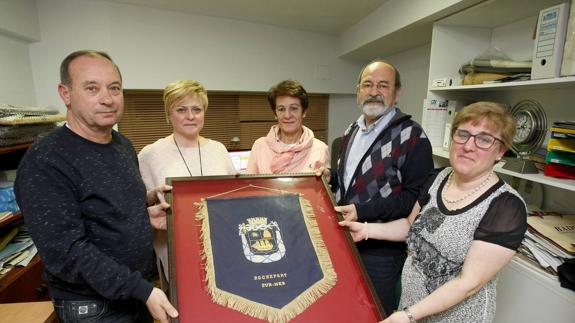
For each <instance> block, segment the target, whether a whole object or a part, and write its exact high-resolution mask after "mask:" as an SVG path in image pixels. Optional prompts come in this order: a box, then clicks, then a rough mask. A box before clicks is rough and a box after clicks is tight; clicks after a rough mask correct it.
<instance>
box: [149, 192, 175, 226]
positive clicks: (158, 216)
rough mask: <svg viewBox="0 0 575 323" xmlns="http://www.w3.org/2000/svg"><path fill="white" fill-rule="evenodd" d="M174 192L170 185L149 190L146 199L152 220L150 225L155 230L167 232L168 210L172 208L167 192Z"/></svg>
mask: <svg viewBox="0 0 575 323" xmlns="http://www.w3.org/2000/svg"><path fill="white" fill-rule="evenodd" d="M171 190H172V187H171V186H169V185H162V186H158V187H156V188H154V189H151V190H149V191H148V192H147V193H146V199H147V202H148V205H151V206H149V207H148V217H149V218H150V224H151V225H152V227H153V228H154V229H158V230H166V229H167V227H168V225H167V216H168V214H167V213H166V210H167V209H169V208H170V204H168V202H166V196H165V192H169V191H171Z"/></svg>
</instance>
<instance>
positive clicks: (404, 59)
mask: <svg viewBox="0 0 575 323" xmlns="http://www.w3.org/2000/svg"><path fill="white" fill-rule="evenodd" d="M430 51H431V44H427V45H424V46H420V47H416V48H413V49H410V50H407V51H404V52H401V53H398V54H396V55H393V56H389V57H386V58H384V59H385V60H387V61H389V62H390V63H392V64H394V65H395V66H396V67H397V69H398V70H399V73H400V74H401V82H402V95H401V97H400V99H399V104H398V106H399V108H400V109H401V111H403V112H404V113H407V114H410V115H412V116H413V119H414V120H415V121H417V122H419V123H420V124H421V114H422V110H423V99H424V98H425V97H426V95H427V74H428V71H429V57H430V56H429V55H430ZM359 71H360V69H358V70H357V71H356V72H355V81H354V82H357V75H358V74H359ZM352 90H355V83H354V86H353V88H352ZM329 109H330V110H329V123H328V126H329V132H328V141H329V142H328V144H330V145H331V142H332V141H333V140H334V139H335V138H337V137H339V136H341V135H342V134H343V132H344V131H345V129H347V126H349V124H350V123H352V122H353V121H354V120H356V119H357V118H358V117H359V115H360V114H361V110H360V109H359V108H358V107H357V103H356V95H355V93H354V94H342V95H331V96H330V100H329Z"/></svg>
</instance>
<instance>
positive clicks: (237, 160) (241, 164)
mask: <svg viewBox="0 0 575 323" xmlns="http://www.w3.org/2000/svg"><path fill="white" fill-rule="evenodd" d="M228 153H229V154H230V158H231V159H232V162H233V163H234V167H235V168H236V169H237V170H238V171H239V172H240V173H242V174H243V173H245V171H246V168H247V167H248V159H249V158H250V150H236V151H229V152H228Z"/></svg>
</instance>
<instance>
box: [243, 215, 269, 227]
mask: <svg viewBox="0 0 575 323" xmlns="http://www.w3.org/2000/svg"><path fill="white" fill-rule="evenodd" d="M246 221H248V223H249V224H250V225H253V226H255V225H260V224H263V225H266V224H268V218H266V217H263V216H262V217H255V218H247V219H246Z"/></svg>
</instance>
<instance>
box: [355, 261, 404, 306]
mask: <svg viewBox="0 0 575 323" xmlns="http://www.w3.org/2000/svg"><path fill="white" fill-rule="evenodd" d="M406 257H407V255H406V254H402V255H399V256H387V257H382V256H375V255H372V254H361V258H362V259H363V264H364V265H365V269H366V270H367V273H368V274H369V278H370V279H371V282H372V283H373V286H374V287H375V291H376V293H377V296H378V297H379V300H380V301H381V305H382V306H383V309H384V310H385V313H386V314H387V315H388V316H389V315H391V313H393V311H394V310H396V309H397V306H398V305H399V298H398V297H396V295H395V287H396V285H397V284H398V282H399V281H400V278H401V270H402V269H403V263H404V262H405V258H406Z"/></svg>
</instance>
